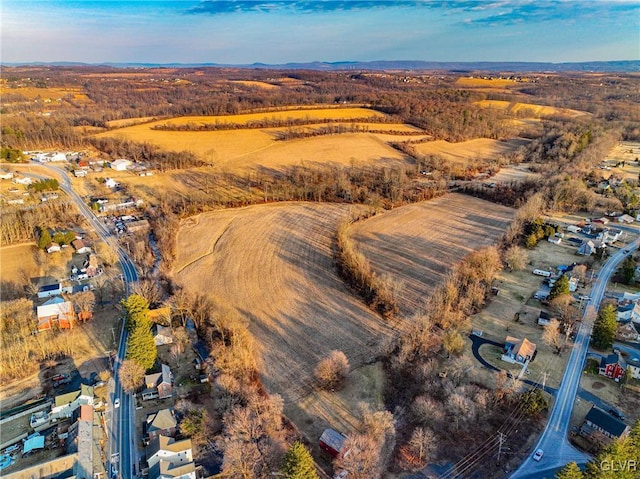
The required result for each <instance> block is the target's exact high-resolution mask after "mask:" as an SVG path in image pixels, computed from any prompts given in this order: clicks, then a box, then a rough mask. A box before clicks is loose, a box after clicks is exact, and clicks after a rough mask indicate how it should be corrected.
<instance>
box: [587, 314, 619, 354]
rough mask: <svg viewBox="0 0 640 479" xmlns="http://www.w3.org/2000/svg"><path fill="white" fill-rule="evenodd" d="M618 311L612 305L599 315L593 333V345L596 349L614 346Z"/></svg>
mask: <svg viewBox="0 0 640 479" xmlns="http://www.w3.org/2000/svg"><path fill="white" fill-rule="evenodd" d="M617 327H618V323H617V321H616V310H615V308H614V307H613V305H612V304H607V305H606V306H604V307H603V308H602V309H600V313H598V317H597V318H596V320H595V322H594V323H593V332H592V333H591V343H592V344H593V347H594V348H597V349H608V348H610V347H611V345H612V344H613V339H614V338H615V335H616V328H617Z"/></svg>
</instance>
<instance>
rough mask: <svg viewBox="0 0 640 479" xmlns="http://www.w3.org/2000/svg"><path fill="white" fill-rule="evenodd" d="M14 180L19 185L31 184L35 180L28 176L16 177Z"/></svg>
mask: <svg viewBox="0 0 640 479" xmlns="http://www.w3.org/2000/svg"><path fill="white" fill-rule="evenodd" d="M13 182H14V183H17V184H19V185H24V186H29V185H30V184H31V183H33V180H32V179H31V178H29V177H28V176H23V177H22V178H14V179H13Z"/></svg>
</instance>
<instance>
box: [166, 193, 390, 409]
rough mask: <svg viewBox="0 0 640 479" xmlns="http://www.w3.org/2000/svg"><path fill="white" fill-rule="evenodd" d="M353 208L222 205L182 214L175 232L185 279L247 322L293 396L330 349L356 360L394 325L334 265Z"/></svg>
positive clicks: (268, 371) (269, 380)
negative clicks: (337, 238) (339, 232)
mask: <svg viewBox="0 0 640 479" xmlns="http://www.w3.org/2000/svg"><path fill="white" fill-rule="evenodd" d="M349 210H350V207H348V206H346V205H335V204H310V203H285V204H273V205H260V206H253V207H248V208H242V209H237V210H233V211H231V210H226V211H218V212H213V213H205V214H202V215H199V216H196V217H192V218H189V219H188V220H185V221H183V224H182V226H181V228H180V231H179V233H178V236H177V241H178V256H177V260H176V267H175V269H174V272H175V276H176V279H177V282H178V283H181V284H183V285H184V286H185V287H186V288H187V289H188V290H191V291H194V292H208V294H209V295H210V297H211V298H212V299H214V300H215V301H216V302H217V303H219V304H222V305H224V306H226V307H230V308H233V309H235V310H236V311H237V312H239V313H240V315H241V316H242V317H244V318H246V319H247V320H248V322H249V329H250V330H251V332H252V333H253V335H254V337H255V338H256V340H257V342H258V344H259V351H258V352H259V355H260V356H261V359H262V364H263V367H261V375H262V379H263V381H264V384H265V386H266V387H267V389H268V390H269V391H271V392H278V393H280V394H282V395H283V397H284V398H285V400H286V401H296V400H298V399H300V398H301V397H303V396H304V395H306V393H308V392H309V391H310V388H309V385H310V380H311V372H312V370H313V368H314V367H315V365H316V363H317V362H318V361H319V360H320V359H321V358H322V357H324V356H325V355H326V354H327V353H329V351H331V350H332V349H339V350H342V351H344V352H345V354H346V355H347V357H348V358H349V361H350V362H351V364H352V366H354V367H355V366H358V365H360V364H362V363H363V362H364V361H366V360H368V359H370V358H372V357H375V356H376V355H377V347H378V344H379V343H380V341H382V340H383V339H384V338H385V337H389V336H391V335H393V334H394V333H395V331H394V329H393V328H392V327H391V326H390V325H388V324H385V323H384V322H383V321H382V320H381V319H380V318H379V317H378V316H377V315H376V314H374V313H373V312H372V311H370V310H369V309H367V308H366V307H365V306H364V305H363V304H362V303H361V301H360V300H359V299H358V298H356V297H355V296H353V295H352V293H351V292H350V291H349V290H348V289H347V288H346V287H345V286H344V284H343V283H342V281H341V280H340V278H339V277H338V276H337V274H336V272H335V268H334V267H333V254H332V242H333V236H334V234H335V230H336V227H337V225H338V223H339V222H340V220H341V219H342V218H344V217H346V216H347V215H348V214H349Z"/></svg>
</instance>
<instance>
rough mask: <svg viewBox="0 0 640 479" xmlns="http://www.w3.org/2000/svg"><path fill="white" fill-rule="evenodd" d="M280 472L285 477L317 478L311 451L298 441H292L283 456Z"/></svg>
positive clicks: (298, 478) (292, 478)
mask: <svg viewBox="0 0 640 479" xmlns="http://www.w3.org/2000/svg"><path fill="white" fill-rule="evenodd" d="M280 472H281V473H282V477H285V478H286V479H318V474H317V473H316V468H315V466H314V464H313V458H312V457H311V453H309V450H308V449H307V448H306V447H304V445H303V444H302V443H301V442H298V441H296V442H294V443H293V445H292V446H291V447H290V448H289V450H288V451H287V454H286V455H285V456H284V464H283V465H282V469H281V470H280Z"/></svg>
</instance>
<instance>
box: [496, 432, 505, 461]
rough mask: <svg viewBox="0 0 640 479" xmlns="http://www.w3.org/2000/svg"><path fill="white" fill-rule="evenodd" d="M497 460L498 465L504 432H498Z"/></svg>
mask: <svg viewBox="0 0 640 479" xmlns="http://www.w3.org/2000/svg"><path fill="white" fill-rule="evenodd" d="M498 434H499V436H498V441H499V443H498V461H497V463H496V464H497V465H500V455H501V454H502V444H503V443H504V434H502V433H501V432H499V433H498Z"/></svg>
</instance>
